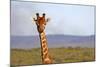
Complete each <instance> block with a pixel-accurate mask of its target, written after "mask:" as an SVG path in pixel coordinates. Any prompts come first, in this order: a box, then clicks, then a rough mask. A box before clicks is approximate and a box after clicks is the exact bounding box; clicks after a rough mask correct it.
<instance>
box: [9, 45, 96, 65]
mask: <svg viewBox="0 0 100 67" xmlns="http://www.w3.org/2000/svg"><path fill="white" fill-rule="evenodd" d="M49 52H50V55H51V58H52V60H53V63H69V62H86V61H94V60H95V49H94V48H80V47H76V48H72V47H68V48H64V47H62V48H49ZM32 64H35V65H36V64H42V62H41V51H40V48H33V49H29V50H28V49H26V50H25V49H11V65H14V66H16V65H32Z"/></svg>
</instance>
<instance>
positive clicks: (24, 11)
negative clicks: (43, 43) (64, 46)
mask: <svg viewBox="0 0 100 67" xmlns="http://www.w3.org/2000/svg"><path fill="white" fill-rule="evenodd" d="M94 11H95V7H94V6H82V5H67V4H66V5H64V4H50V3H36V2H20V1H11V35H12V36H32V35H38V32H37V28H36V25H35V22H34V21H33V20H32V17H33V18H36V16H35V14H36V13H37V12H38V13H40V15H42V13H46V18H50V21H49V22H48V23H47V26H46V29H45V32H46V34H47V35H58V34H61V35H79V36H88V35H94V34H95V30H94V25H95V12H94Z"/></svg>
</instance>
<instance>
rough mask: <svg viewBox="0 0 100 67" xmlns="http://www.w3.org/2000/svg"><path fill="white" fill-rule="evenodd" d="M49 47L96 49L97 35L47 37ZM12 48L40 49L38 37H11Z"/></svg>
mask: <svg viewBox="0 0 100 67" xmlns="http://www.w3.org/2000/svg"><path fill="white" fill-rule="evenodd" d="M47 40H48V46H49V47H69V46H71V47H77V46H79V47H94V45H95V35H91V36H72V35H47ZM10 42H11V48H24V49H29V48H36V47H40V40H39V37H38V36H11V41H10Z"/></svg>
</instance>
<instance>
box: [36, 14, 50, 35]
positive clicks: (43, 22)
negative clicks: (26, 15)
mask: <svg viewBox="0 0 100 67" xmlns="http://www.w3.org/2000/svg"><path fill="white" fill-rule="evenodd" d="M36 16H37V19H36V20H35V18H34V21H35V22H36V25H37V29H38V32H39V33H42V32H43V31H44V29H45V26H46V22H48V20H49V19H47V20H46V19H45V13H43V14H42V17H40V16H39V13H36Z"/></svg>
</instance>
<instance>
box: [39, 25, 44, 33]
mask: <svg viewBox="0 0 100 67" xmlns="http://www.w3.org/2000/svg"><path fill="white" fill-rule="evenodd" d="M44 29H45V26H44V25H43V26H39V28H38V31H39V32H40V33H42V32H43V31H44Z"/></svg>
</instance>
